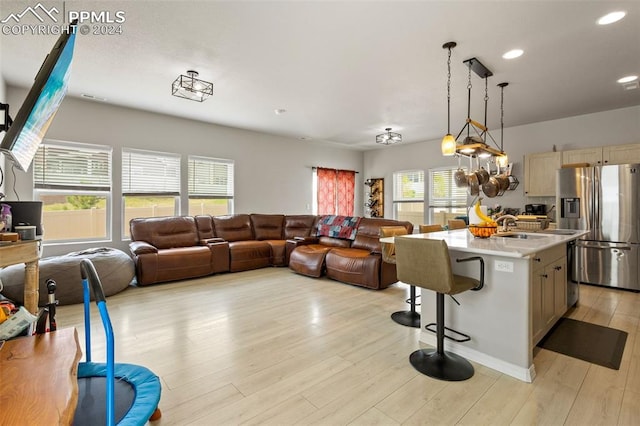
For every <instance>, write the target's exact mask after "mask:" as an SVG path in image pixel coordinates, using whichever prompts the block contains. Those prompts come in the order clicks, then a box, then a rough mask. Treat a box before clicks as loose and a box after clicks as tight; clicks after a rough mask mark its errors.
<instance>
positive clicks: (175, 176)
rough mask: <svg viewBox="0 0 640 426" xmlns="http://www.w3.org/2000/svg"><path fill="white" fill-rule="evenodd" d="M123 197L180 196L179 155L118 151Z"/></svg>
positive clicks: (131, 150) (127, 150)
mask: <svg viewBox="0 0 640 426" xmlns="http://www.w3.org/2000/svg"><path fill="white" fill-rule="evenodd" d="M122 193H123V194H124V195H150V196H153V195H175V196H177V195H180V155H179V154H171V153H166V152H156V151H142V150H137V149H127V148H124V149H123V150H122Z"/></svg>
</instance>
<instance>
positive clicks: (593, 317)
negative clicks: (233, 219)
mask: <svg viewBox="0 0 640 426" xmlns="http://www.w3.org/2000/svg"><path fill="white" fill-rule="evenodd" d="M407 294H408V287H407V286H405V285H403V284H395V285H393V286H391V287H389V288H388V289H386V290H384V291H372V290H366V289H362V288H358V287H354V286H350V285H346V284H342V283H339V282H336V281H331V280H329V279H314V278H306V277H303V276H300V275H296V274H294V273H292V272H291V271H290V270H288V269H287V268H267V269H259V270H255V271H247V272H240V273H230V274H222V275H215V276H211V277H206V278H201V279H194V280H188V281H181V282H173V283H166V284H159V285H154V286H147V287H140V288H138V287H130V288H128V289H127V290H125V291H124V292H122V293H119V294H117V295H115V296H112V297H109V298H108V308H109V313H110V315H111V320H112V323H113V327H114V331H115V335H116V361H117V362H126V363H133V364H140V365H144V366H146V367H148V368H149V369H151V370H152V371H153V372H155V373H156V374H157V375H158V376H160V378H161V381H162V387H163V389H162V399H161V401H160V408H161V410H162V418H161V419H160V420H159V421H157V422H153V425H156V426H160V425H236V424H247V425H250V424H251V425H253V424H255V425H289V424H301V425H307V424H319V425H347V424H349V425H376V424H382V425H397V424H402V425H405V424H406V425H412V424H425V425H426V424H428V425H440V424H442V425H453V424H461V425H463V424H464V425H501V424H514V425H530V424H536V425H563V424H566V425H580V426H582V425H638V424H640V327H639V326H638V323H639V322H640V294H638V293H632V292H627V291H620V290H613V289H605V288H600V287H593V286H582V287H581V300H580V304H579V306H578V307H577V308H575V309H574V310H573V311H571V312H570V313H569V316H571V317H573V318H576V319H580V320H584V321H589V322H593V323H596V324H600V325H607V326H611V327H615V328H619V329H622V330H625V331H627V332H628V333H629V337H628V339H627V343H626V347H625V351H624V356H623V359H622V365H621V368H620V370H617V371H616V370H611V369H608V368H605V367H600V366H597V365H594V364H590V363H587V362H584V361H581V360H578V359H574V358H570V357H566V356H563V355H560V354H557V353H554V352H550V351H546V350H543V349H540V350H539V351H537V353H536V355H535V358H534V362H535V365H536V371H537V377H536V379H535V381H534V383H531V384H529V383H524V382H521V381H518V380H516V379H513V378H511V377H509V376H505V375H504V374H501V373H498V372H496V371H494V370H491V369H488V368H486V367H483V366H481V365H478V364H474V367H475V375H474V376H473V378H471V379H470V380H467V381H465V382H443V381H438V380H434V379H431V378H429V377H426V376H423V375H422V374H420V373H418V372H417V371H416V370H414V368H413V367H412V366H411V365H410V364H409V360H408V358H409V354H410V353H411V352H412V351H414V350H416V349H417V348H419V347H420V346H421V344H420V343H419V341H418V339H419V330H418V329H412V328H408V327H403V326H401V325H398V324H396V323H394V322H393V321H392V320H391V319H390V317H389V315H390V314H391V313H392V312H394V311H397V310H404V309H407V305H405V303H404V300H405V299H406V298H407V297H408V296H407ZM92 308H93V315H92V318H93V320H92V335H93V338H94V345H93V360H94V361H101V360H103V359H104V358H103V353H104V338H103V337H102V336H103V331H102V325H101V323H100V321H99V319H98V316H97V312H96V310H95V305H94V304H92ZM434 309H435V307H434ZM82 321H83V313H82V305H70V306H61V307H59V308H58V313H57V322H58V327H69V326H75V327H77V328H78V331H79V335H80V341H81V342H82V344H83V342H84V337H83V336H84V332H83V329H84V326H83V322H82ZM595 343H596V342H594V344H595Z"/></svg>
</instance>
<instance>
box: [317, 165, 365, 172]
mask: <svg viewBox="0 0 640 426" xmlns="http://www.w3.org/2000/svg"><path fill="white" fill-rule="evenodd" d="M318 168H320V169H327V170H335V171H337V172H353V173H360V172H357V171H355V170H345V169H334V168H333V167H322V166H311V169H312V170H316V169H318Z"/></svg>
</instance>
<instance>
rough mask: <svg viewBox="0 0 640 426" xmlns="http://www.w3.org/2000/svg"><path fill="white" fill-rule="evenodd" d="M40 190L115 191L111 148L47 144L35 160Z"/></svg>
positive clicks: (59, 143) (37, 187)
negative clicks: (112, 187) (113, 188)
mask: <svg viewBox="0 0 640 426" xmlns="http://www.w3.org/2000/svg"><path fill="white" fill-rule="evenodd" d="M33 181H34V187H35V188H36V189H57V190H73V191H110V190H111V148H110V147H105V146H100V145H85V144H74V143H62V142H52V141H45V142H44V143H43V144H42V145H40V147H39V148H38V151H37V152H36V155H35V157H34V160H33Z"/></svg>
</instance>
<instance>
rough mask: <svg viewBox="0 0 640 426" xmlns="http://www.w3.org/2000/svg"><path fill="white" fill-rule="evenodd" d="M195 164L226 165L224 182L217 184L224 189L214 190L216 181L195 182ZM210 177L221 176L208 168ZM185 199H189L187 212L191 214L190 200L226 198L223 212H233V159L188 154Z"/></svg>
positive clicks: (206, 165) (216, 177)
mask: <svg viewBox="0 0 640 426" xmlns="http://www.w3.org/2000/svg"><path fill="white" fill-rule="evenodd" d="M197 164H200V165H201V166H203V167H208V166H213V167H215V166H222V165H224V166H225V167H226V177H225V178H226V182H225V183H223V184H219V186H223V187H224V190H221V191H220V190H216V189H215V186H216V183H209V182H206V183H204V184H203V185H198V182H197V176H198V175H197V173H195V172H194V169H195V168H197V167H196V166H197ZM207 172H208V173H209V174H212V173H213V175H211V176H209V177H210V178H211V179H214V180H215V179H221V176H217V172H216V171H214V170H212V169H210V170H207ZM187 199H188V200H189V204H188V207H187V208H188V214H189V215H192V216H193V214H192V212H191V200H207V199H208V200H227V201H228V204H227V212H226V213H225V214H233V212H234V200H235V161H234V160H229V159H224V158H215V157H206V156H202V155H189V156H188V157H187Z"/></svg>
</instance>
